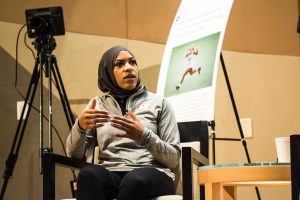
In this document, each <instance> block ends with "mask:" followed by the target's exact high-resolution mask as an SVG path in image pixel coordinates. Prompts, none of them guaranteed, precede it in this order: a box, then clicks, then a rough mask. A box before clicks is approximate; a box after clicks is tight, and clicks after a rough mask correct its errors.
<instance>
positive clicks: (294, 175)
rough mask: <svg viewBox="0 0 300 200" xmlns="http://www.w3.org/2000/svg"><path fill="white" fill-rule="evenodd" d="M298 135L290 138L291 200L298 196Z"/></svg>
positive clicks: (299, 179)
mask: <svg viewBox="0 0 300 200" xmlns="http://www.w3.org/2000/svg"><path fill="white" fill-rule="evenodd" d="M299 146H300V135H291V136H290V150H291V181H292V200H299V199H300V198H299V195H300V148H299Z"/></svg>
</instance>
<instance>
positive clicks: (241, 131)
mask: <svg viewBox="0 0 300 200" xmlns="http://www.w3.org/2000/svg"><path fill="white" fill-rule="evenodd" d="M220 60H221V65H222V69H223V73H224V77H225V80H226V85H227V88H228V92H229V95H230V100H231V104H232V107H233V110H234V115H235V119H236V122H237V125H238V128H239V132H240V137H241V138H240V139H239V138H217V137H216V133H215V121H214V120H212V121H209V122H208V126H210V127H211V137H210V138H211V139H212V151H213V155H212V159H213V164H214V165H215V164H216V144H215V143H216V140H224V141H242V144H243V147H244V151H245V154H246V157H247V161H248V163H251V159H250V155H249V152H248V148H247V142H246V140H245V136H244V133H243V129H242V125H241V122H240V117H239V114H238V110H237V108H236V104H235V100H234V97H233V92H232V89H231V85H230V82H229V78H228V74H227V70H226V66H225V62H224V58H223V55H222V53H221V55H220ZM255 192H256V196H257V199H258V200H261V197H260V192H259V190H258V187H255Z"/></svg>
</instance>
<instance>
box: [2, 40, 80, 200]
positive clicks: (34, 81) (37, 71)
mask: <svg viewBox="0 0 300 200" xmlns="http://www.w3.org/2000/svg"><path fill="white" fill-rule="evenodd" d="M33 44H34V46H35V48H36V49H37V58H36V60H35V65H34V69H33V72H32V76H31V79H30V83H29V86H28V90H27V93H26V97H25V102H24V106H23V109H22V112H21V117H20V121H19V123H18V126H17V130H16V133H15V136H14V140H13V143H12V146H11V150H10V153H9V155H8V158H7V160H6V163H5V165H6V168H5V172H4V175H3V178H4V182H3V185H2V189H1V194H0V200H3V198H4V193H5V190H6V187H7V184H8V180H9V178H10V177H11V176H12V174H13V170H14V167H15V164H16V162H17V159H18V154H19V150H20V147H21V144H22V139H23V136H24V132H25V129H26V124H27V121H28V118H29V115H30V111H31V107H32V103H33V100H34V97H35V93H36V90H37V86H38V84H39V83H40V98H39V101H40V113H39V118H40V121H39V124H40V149H39V150H40V151H39V156H40V173H41V174H42V173H43V168H42V166H43V165H42V157H43V154H44V153H52V152H53V145H52V75H53V77H54V81H55V86H56V88H57V90H58V93H59V96H60V100H61V103H62V107H63V110H64V113H65V116H66V119H67V122H68V126H69V128H70V129H71V127H72V125H73V124H74V122H75V119H74V116H73V114H72V111H71V108H70V104H69V101H68V98H67V94H66V92H65V88H64V85H63V82H62V79H61V76H60V73H59V70H58V66H57V61H56V58H55V56H54V55H52V51H53V50H54V48H55V47H56V43H55V40H54V38H53V37H52V36H51V35H46V36H37V37H36V39H35V41H34V42H33ZM43 71H44V72H45V77H47V78H48V84H49V93H48V98H49V99H48V101H49V102H48V103H49V116H48V118H49V119H48V120H49V122H48V124H49V138H48V140H49V141H48V142H49V144H48V147H44V142H43V131H44V126H43V117H44V114H43V112H44V103H43V101H44V98H43ZM26 107H28V111H27V112H26V111H25V110H26Z"/></svg>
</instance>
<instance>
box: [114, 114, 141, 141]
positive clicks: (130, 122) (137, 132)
mask: <svg viewBox="0 0 300 200" xmlns="http://www.w3.org/2000/svg"><path fill="white" fill-rule="evenodd" d="M128 115H129V117H130V118H129V119H128V118H125V117H121V116H114V117H113V118H112V119H111V120H110V121H111V125H112V126H113V127H115V128H118V129H120V130H123V131H125V132H126V134H124V135H123V134H122V135H117V136H118V137H126V138H129V139H132V140H134V141H136V142H137V141H139V139H140V138H141V136H142V134H143V132H144V125H143V124H142V123H141V122H140V120H138V118H136V116H135V115H134V114H133V112H132V111H131V110H130V109H128Z"/></svg>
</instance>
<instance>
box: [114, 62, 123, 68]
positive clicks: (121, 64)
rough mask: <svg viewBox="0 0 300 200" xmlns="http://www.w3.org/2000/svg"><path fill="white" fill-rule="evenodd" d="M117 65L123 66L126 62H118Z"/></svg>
mask: <svg viewBox="0 0 300 200" xmlns="http://www.w3.org/2000/svg"><path fill="white" fill-rule="evenodd" d="M115 66H117V67H123V66H124V63H123V62H117V63H115Z"/></svg>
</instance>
